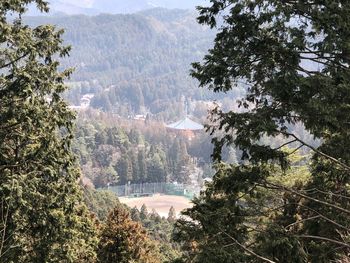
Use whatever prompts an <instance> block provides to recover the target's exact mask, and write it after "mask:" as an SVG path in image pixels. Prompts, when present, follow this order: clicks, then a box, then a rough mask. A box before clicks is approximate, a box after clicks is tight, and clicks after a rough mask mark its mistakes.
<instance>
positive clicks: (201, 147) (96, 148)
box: [74, 117, 212, 187]
mask: <svg viewBox="0 0 350 263" xmlns="http://www.w3.org/2000/svg"><path fill="white" fill-rule="evenodd" d="M110 120H111V121H112V120H113V117H111V119H110ZM114 120H115V121H117V122H118V119H115V118H114ZM107 123H108V122H107ZM74 150H75V152H76V153H77V154H78V156H79V159H80V164H81V168H82V172H83V175H84V176H85V177H87V178H89V179H91V180H92V182H93V184H94V185H95V186H96V187H105V186H107V184H126V183H128V182H131V183H147V182H149V183H151V182H178V183H189V180H190V178H189V175H190V174H191V173H194V170H195V167H197V166H199V167H201V169H204V170H205V171H206V174H204V176H210V174H209V173H210V169H209V167H210V153H211V151H212V146H211V144H210V140H209V138H208V136H207V135H206V134H204V133H199V134H198V135H197V137H195V138H194V139H193V140H191V141H190V140H188V139H187V138H186V137H185V136H181V135H177V136H176V135H175V133H172V132H169V131H167V130H166V129H165V127H164V125H163V124H162V123H158V122H149V123H148V122H141V123H137V122H136V123H135V124H134V125H132V122H129V123H127V126H124V127H120V126H119V127H117V126H115V125H114V124H112V125H111V124H109V125H108V124H106V125H103V124H102V123H101V122H99V123H98V122H96V123H93V122H91V121H80V122H79V125H78V127H77V130H76V139H75V143H74ZM198 176H199V175H198ZM201 176H202V175H201Z"/></svg>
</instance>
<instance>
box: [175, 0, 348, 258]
mask: <svg viewBox="0 0 350 263" xmlns="http://www.w3.org/2000/svg"><path fill="white" fill-rule="evenodd" d="M199 12H200V16H199V17H198V21H199V22H200V23H202V24H207V25H209V26H211V27H215V26H217V25H218V24H220V25H222V26H221V27H219V32H218V34H217V36H216V39H215V43H214V47H213V48H212V49H210V50H209V52H208V55H206V56H205V58H204V61H203V62H202V63H194V64H193V71H192V76H194V77H195V78H196V79H198V80H199V82H200V86H202V87H209V89H212V90H214V91H215V92H227V91H229V90H233V89H235V88H236V87H237V86H239V85H240V84H241V83H242V82H244V83H245V85H246V88H247V94H246V96H245V97H244V98H242V99H241V100H240V101H239V102H238V103H239V105H240V108H241V110H238V111H228V112H227V111H224V110H222V109H220V108H217V109H215V110H214V111H213V112H212V115H211V118H212V123H213V125H212V126H209V127H208V130H209V131H210V132H211V133H212V134H213V135H214V136H215V138H214V139H213V143H214V146H215V148H214V153H213V157H214V160H215V161H218V162H220V161H221V160H222V151H223V149H224V147H225V146H227V145H235V147H237V148H239V150H240V151H242V159H243V162H241V164H240V165H239V166H238V167H236V168H235V167H234V166H233V167H229V168H227V166H225V165H220V166H219V167H218V170H217V174H216V176H215V178H214V182H213V184H211V185H210V186H208V189H207V190H206V192H204V193H203V194H202V196H201V197H200V198H199V199H198V200H196V202H195V206H194V208H193V209H190V210H188V211H187V212H186V214H187V215H188V216H190V217H191V218H192V220H191V221H179V228H178V229H179V235H178V237H179V239H180V240H186V244H191V241H193V242H195V244H194V245H195V247H194V248H192V250H191V249H189V252H188V258H190V259H192V260H193V262H206V261H205V260H207V262H210V260H212V262H214V258H215V260H218V258H219V262H242V261H243V262H260V261H265V262H313V263H314V262H315V263H316V262H317V263H319V262H321V263H326V262H331V261H333V260H336V259H337V258H338V257H344V256H345V255H348V253H349V248H350V246H349V245H348V242H347V237H348V231H347V229H349V227H350V220H349V213H350V212H349V210H350V205H349V202H348V196H349V194H350V193H349V188H348V184H349V180H350V177H349V171H350V152H349V149H350V148H349V145H348V144H349V140H348V138H349V134H350V132H349V131H350V129H349V123H350V121H349V118H350V117H349V116H350V109H349V107H348V106H349V103H350V85H349V83H350V82H349V80H350V70H349V62H350V57H349V53H350V46H349V44H348V43H349V42H350V33H349V30H348V29H349V26H350V16H349V13H350V3H349V1H342V0H335V1H318V0H316V1H312V2H311V1H301V0H300V1H299V0H297V1H279V0H268V1H245V0H213V1H211V5H210V6H209V7H203V8H199ZM221 14H225V16H224V17H222V16H221ZM222 19H223V21H222ZM301 124H302V125H304V126H305V128H306V130H307V131H309V132H310V133H311V135H313V136H315V137H316V138H319V139H321V145H320V146H319V147H316V146H315V145H312V144H310V143H308V142H306V141H305V139H304V138H302V137H300V136H299V135H298V134H297V133H296V132H295V129H294V127H296V126H297V125H301ZM275 138H280V139H281V138H282V139H283V140H281V141H279V143H278V145H275V143H272V141H274V139H275ZM287 145H289V146H291V147H298V148H301V147H303V148H306V149H308V150H311V152H312V153H313V157H312V164H309V163H306V165H307V166H308V169H309V170H310V173H311V175H310V177H309V178H308V179H306V180H305V177H304V175H303V173H304V172H303V171H302V170H303V169H302V170H299V169H297V170H294V168H295V167H298V166H300V164H295V163H293V162H292V161H291V160H290V155H291V150H288V149H286V147H285V146H287ZM291 165H294V166H295V167H292V168H291ZM286 174H291V176H292V178H295V179H294V180H290V178H288V177H286ZM280 175H282V178H278V177H279V176H280ZM283 176H284V177H283ZM296 179H299V180H296ZM303 179H304V180H303ZM267 198H270V200H269V199H267ZM267 200H269V201H268V202H267ZM226 202H228V204H225V203H226ZM229 202H232V203H229ZM257 213H258V214H257ZM211 215H212V216H213V217H211ZM227 218H228V219H229V221H225V220H226V219H227ZM253 219H254V221H253ZM209 222H214V223H213V224H209ZM228 225H229V227H228V229H226V227H227V226H228ZM247 230H249V232H246V231H247ZM225 233H226V240H225V238H224V236H223V234H224V235H225ZM227 233H228V235H227ZM229 242H231V245H230V250H228V249H227V250H226V249H225V248H226V245H227V246H228V245H229ZM213 248H217V251H216V250H214V249H213ZM239 252H240V253H239ZM235 253H238V254H240V256H241V257H243V258H239V255H237V258H235V257H236V254H235ZM245 256H246V257H245ZM210 257H211V259H208V258H210ZM230 257H232V258H230ZM244 257H245V258H244ZM220 260H221V261H220Z"/></svg>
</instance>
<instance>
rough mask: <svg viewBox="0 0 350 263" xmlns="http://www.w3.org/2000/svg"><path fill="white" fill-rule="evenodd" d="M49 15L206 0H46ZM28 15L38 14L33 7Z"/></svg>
mask: <svg viewBox="0 0 350 263" xmlns="http://www.w3.org/2000/svg"><path fill="white" fill-rule="evenodd" d="M48 1H49V2H50V13H49V14H50V15H60V14H66V15H77V14H83V15H97V14H101V13H108V14H130V13H136V12H139V11H143V10H147V9H151V8H155V7H163V8H169V9H192V10H193V9H195V7H196V6H198V5H206V3H207V1H206V0H127V1H125V0H48ZM28 14H29V15H40V14H39V13H38V12H37V11H36V10H35V8H33V7H30V8H29V13H28Z"/></svg>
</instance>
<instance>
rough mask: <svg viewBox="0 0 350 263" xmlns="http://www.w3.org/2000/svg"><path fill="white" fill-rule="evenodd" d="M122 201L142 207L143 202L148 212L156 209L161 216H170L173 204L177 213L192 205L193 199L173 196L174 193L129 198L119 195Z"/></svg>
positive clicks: (131, 205) (132, 205)
mask: <svg viewBox="0 0 350 263" xmlns="http://www.w3.org/2000/svg"><path fill="white" fill-rule="evenodd" d="M119 200H120V202H121V203H123V204H126V205H128V206H129V207H131V208H132V207H135V206H136V207H137V208H138V209H140V208H141V206H142V205H143V204H145V205H146V206H147V209H148V212H151V211H152V209H155V210H156V211H157V213H158V214H159V215H160V216H165V217H166V216H168V212H169V209H170V207H171V206H173V207H174V208H175V211H176V213H177V215H179V213H180V211H181V210H183V209H186V208H189V207H191V206H192V203H191V200H189V199H187V198H185V197H183V196H173V195H160V194H157V195H153V196H149V197H139V198H127V197H119Z"/></svg>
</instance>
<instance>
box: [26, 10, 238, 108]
mask: <svg viewBox="0 0 350 263" xmlns="http://www.w3.org/2000/svg"><path fill="white" fill-rule="evenodd" d="M27 20H28V21H29V23H30V24H31V25H37V24H42V23H50V24H55V25H57V26H58V27H60V28H64V29H65V32H66V33H65V35H64V39H65V42H66V43H67V44H70V45H72V46H73V49H72V51H71V56H70V57H69V58H65V59H64V60H63V61H62V64H63V66H64V67H74V68H75V69H76V70H75V72H74V74H73V75H72V78H71V86H72V88H73V89H72V91H71V93H70V94H69V99H70V101H71V102H72V103H74V104H76V105H78V104H79V101H80V98H81V95H82V94H86V93H94V94H95V98H94V99H93V101H92V104H91V105H92V106H93V107H95V108H101V109H103V110H105V111H115V112H123V111H125V108H127V112H128V113H129V114H130V113H139V112H140V111H142V109H143V111H148V110H149V111H150V112H151V113H158V112H161V111H164V107H165V105H166V106H168V105H169V103H172V104H173V103H174V102H175V101H179V100H180V98H181V97H182V96H185V97H187V98H192V99H194V100H203V99H213V98H214V95H213V93H212V92H210V91H206V90H204V89H198V87H197V86H198V83H197V82H196V81H195V80H193V79H192V78H191V77H190V76H189V71H190V68H191V63H192V62H193V61H198V60H200V59H201V58H202V57H203V56H204V54H205V52H206V51H207V49H208V48H209V46H210V45H211V43H212V41H213V39H214V34H215V31H214V30H209V29H208V27H203V26H199V25H198V24H197V22H196V19H195V13H194V12H192V11H185V10H166V9H160V8H157V9H152V10H148V11H144V12H141V13H138V14H133V15H106V14H105V15H99V16H95V17H88V16H64V17H32V18H27ZM232 94H234V95H236V96H237V94H239V92H238V91H233V92H232ZM221 97H223V96H222V95H221Z"/></svg>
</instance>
